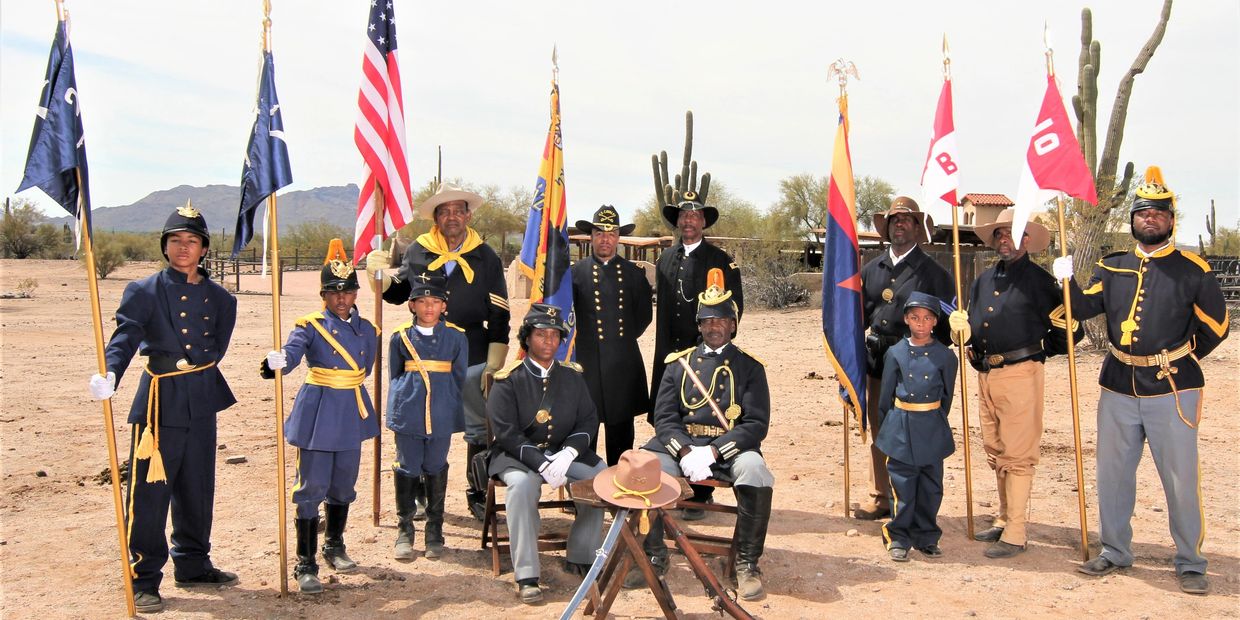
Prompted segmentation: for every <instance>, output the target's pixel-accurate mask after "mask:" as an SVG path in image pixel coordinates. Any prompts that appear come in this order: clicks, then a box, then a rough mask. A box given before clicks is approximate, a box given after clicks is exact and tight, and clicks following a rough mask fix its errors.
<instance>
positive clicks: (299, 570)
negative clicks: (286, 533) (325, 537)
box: [293, 517, 323, 594]
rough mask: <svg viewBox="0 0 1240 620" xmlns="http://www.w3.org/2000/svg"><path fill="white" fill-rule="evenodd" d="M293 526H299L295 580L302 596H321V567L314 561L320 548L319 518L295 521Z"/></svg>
mask: <svg viewBox="0 0 1240 620" xmlns="http://www.w3.org/2000/svg"><path fill="white" fill-rule="evenodd" d="M293 525H295V526H297V566H295V567H293V578H294V579H296V580H297V588H298V589H299V590H301V592H302V594H319V593H321V592H323V584H322V583H321V582H320V581H319V565H318V564H316V563H315V561H314V552H315V551H316V547H318V546H319V541H318V537H319V518H318V517H314V518H313V519H293Z"/></svg>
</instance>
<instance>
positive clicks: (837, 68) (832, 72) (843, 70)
mask: <svg viewBox="0 0 1240 620" xmlns="http://www.w3.org/2000/svg"><path fill="white" fill-rule="evenodd" d="M850 68H851V71H852V74H853V75H854V76H856V75H857V70H856V67H855V66H853V65H852V63H851V62H848V63H845V61H844V59H843V58H841V59H839V60H836V61H835V62H834V63H832V64H831V66H830V67H829V68H828V69H827V75H828V76H836V77H837V78H838V79H839V83H840V98H839V101H847V99H846V97H847V96H848V73H849V70H850ZM844 122H845V125H844V132H845V136H847V132H848V125H847V122H848V117H847V116H845V117H844ZM850 157H851V155H850ZM848 168H849V171H850V172H851V171H852V164H851V163H850V164H849V167H848ZM828 199H829V198H828ZM855 200H856V199H855V198H854V202H855ZM827 217H828V218H829V217H831V216H830V215H829V214H828V215H827ZM824 241H825V237H824ZM823 250H824V257H823V260H826V257H825V250H826V246H825V245H824V246H823ZM856 254H857V269H858V273H860V269H861V248H860V247H858V248H857V251H856ZM824 269H825V266H824ZM861 316H865V312H864V308H862V313H861ZM862 329H864V327H863V328H862ZM823 339H824V342H825V340H826V336H825V335H824V336H823ZM841 372H842V370H841ZM865 379H866V380H867V381H868V380H869V377H868V376H867V377H866V378H865ZM854 388H855V389H856V390H858V391H860V390H865V389H866V385H865V384H864V383H862V384H861V385H858V386H854ZM840 400H841V404H843V410H844V424H843V427H844V518H845V519H847V518H848V511H849V509H850V507H851V505H852V504H851V499H850V497H849V492H850V490H851V488H852V468H851V466H850V465H849V440H850V439H851V438H852V437H851V435H852V427H851V426H852V425H851V422H852V420H851V419H850V415H849V414H850V413H851V412H852V411H854V410H855V411H856V412H857V413H856V415H857V416H858V419H859V420H860V419H861V418H860V416H864V415H865V411H864V410H862V409H861V403H860V402H855V403H853V404H852V409H850V408H849V407H848V403H846V402H843V398H841V399H840ZM857 400H858V401H860V400H861V398H860V394H858V395H857ZM864 428H865V427H864V426H863V427H862V429H863V430H862V435H863V437H862V439H864V433H865V431H864Z"/></svg>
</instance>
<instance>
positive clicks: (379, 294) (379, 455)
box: [353, 181, 387, 527]
mask: <svg viewBox="0 0 1240 620" xmlns="http://www.w3.org/2000/svg"><path fill="white" fill-rule="evenodd" d="M374 196H375V209H374V218H375V239H374V241H373V242H372V243H371V248H372V250H375V249H380V248H382V247H383V232H384V230H383V220H384V219H385V217H386V215H387V213H386V210H385V207H384V204H383V203H384V197H383V186H381V185H379V182H378V181H375V194H374ZM353 251H354V253H356V252H357V248H353ZM374 279H375V283H376V284H379V286H376V287H375V326H376V327H378V328H379V338H378V339H377V340H378V342H377V343H376V344H375V364H374V378H375V389H374V391H373V392H371V399H372V400H373V402H374V407H375V415H376V416H379V427H380V430H382V427H383V287H382V285H381V283H382V282H383V270H382V269H380V270H377V271H375V273H374ZM382 463H383V433H382V432H380V433H379V434H378V435H375V440H374V467H373V468H372V471H371V477H370V490H371V500H370V509H371V521H372V522H373V523H374V525H375V527H378V526H379V509H380V501H379V498H380V492H381V487H380V484H379V482H380V478H381V477H382V473H383V472H382V470H381V469H380V468H381V467H382Z"/></svg>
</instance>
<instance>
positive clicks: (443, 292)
mask: <svg viewBox="0 0 1240 620" xmlns="http://www.w3.org/2000/svg"><path fill="white" fill-rule="evenodd" d="M409 284H410V289H409V301H413V300H415V299H417V298H419V297H438V298H440V299H442V300H444V301H448V279H447V278H445V277H443V276H441V275H438V274H436V273H435V272H433V271H423V272H422V273H420V274H418V275H416V276H413V278H411V279H410V280H409Z"/></svg>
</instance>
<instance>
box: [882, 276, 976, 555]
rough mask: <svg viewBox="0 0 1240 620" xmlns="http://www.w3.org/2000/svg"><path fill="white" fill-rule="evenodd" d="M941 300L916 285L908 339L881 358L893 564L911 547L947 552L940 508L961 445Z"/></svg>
mask: <svg viewBox="0 0 1240 620" xmlns="http://www.w3.org/2000/svg"><path fill="white" fill-rule="evenodd" d="M938 321H939V300H938V298H937V297H935V296H933V295H928V294H926V293H922V292H917V291H914V292H913V293H910V294H909V297H908V301H907V302H905V303H904V322H905V323H906V324H908V327H909V337H908V338H905V339H903V340H900V341H899V342H897V343H896V344H894V345H892V346H891V348H889V349H887V354H886V356H885V357H884V359H883V382H882V387H881V388H880V390H879V401H878V412H879V416H880V417H881V420H882V424H881V426H880V427H879V431H878V436H876V437H875V438H874V444H875V445H877V446H878V448H879V449H880V450H882V451H883V454H885V455H887V473H888V474H889V475H890V476H891V495H892V502H891V511H892V517H891V521H889V522H888V523H887V524H885V525H884V526H883V541H884V542H885V543H886V544H887V549H888V551H889V552H890V554H891V559H892V560H895V561H896V562H907V561H908V551H909V548H913V549H917V550H918V551H920V552H921V553H922V555H924V556H926V557H928V558H938V557H942V555H943V550H942V549H940V548H939V538H941V537H942V535H943V530H942V529H940V528H939V525H938V517H939V506H940V505H941V504H942V503H943V459H945V458H947V457H948V455H950V454H951V453H952V452H955V451H956V444H955V441H954V440H953V439H952V427H951V424H949V423H948V421H947V412H948V411H951V408H952V394H954V393H955V387H954V386H955V384H956V370H957V368H958V367H959V366H958V364H959V359H958V358H957V357H956V354H955V353H952V351H951V349H948V348H947V347H946V346H944V345H943V344H942V343H941V342H939V341H938V340H935V338H934V327H935V325H937V324H938Z"/></svg>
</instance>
